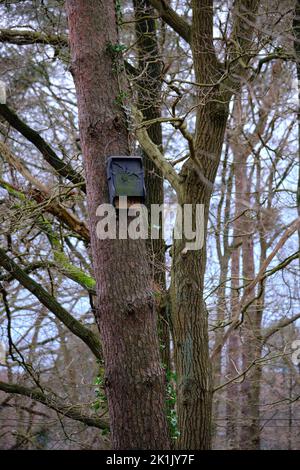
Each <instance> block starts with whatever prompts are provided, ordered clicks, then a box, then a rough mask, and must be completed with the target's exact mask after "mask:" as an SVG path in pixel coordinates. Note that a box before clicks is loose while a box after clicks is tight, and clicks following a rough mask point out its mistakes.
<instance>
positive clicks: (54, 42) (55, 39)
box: [0, 29, 69, 47]
mask: <svg viewBox="0 0 300 470" xmlns="http://www.w3.org/2000/svg"><path fill="white" fill-rule="evenodd" d="M0 42H8V43H10V44H16V45H18V46H27V45H30V44H44V45H50V46H54V47H69V43H68V38H67V36H64V35H62V34H60V35H58V34H45V33H42V32H39V31H29V30H19V29H0Z"/></svg>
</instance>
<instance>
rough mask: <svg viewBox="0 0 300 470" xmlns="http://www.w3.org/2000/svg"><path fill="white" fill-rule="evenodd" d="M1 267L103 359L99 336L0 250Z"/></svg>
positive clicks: (97, 356) (96, 355)
mask: <svg viewBox="0 0 300 470" xmlns="http://www.w3.org/2000/svg"><path fill="white" fill-rule="evenodd" d="M0 266H3V268H4V269H6V271H8V272H9V273H10V274H11V275H12V276H13V277H14V278H15V279H17V280H18V281H19V282H20V284H22V286H23V287H25V288H26V289H27V290H29V292H31V293H32V294H33V295H34V296H35V297H36V298H37V299H38V300H39V301H40V302H41V303H42V304H43V305H45V307H47V308H48V310H50V312H52V313H53V314H54V315H55V316H56V317H57V318H58V319H59V320H60V321H61V322H62V323H63V324H64V325H65V326H66V327H67V328H68V329H69V330H70V331H71V332H72V333H74V335H76V336H78V338H80V339H81V340H82V341H83V342H84V343H85V344H86V345H87V346H88V347H89V349H90V350H91V351H92V352H93V354H94V355H95V357H96V358H97V359H102V352H101V344H100V341H99V338H98V336H97V335H96V334H95V333H94V332H93V331H91V330H90V329H89V328H87V327H85V326H84V325H83V324H82V323H81V322H80V321H78V320H76V318H74V317H73V316H72V315H71V314H70V313H69V312H68V311H67V310H66V309H65V308H63V307H62V306H61V305H60V303H58V302H57V300H56V299H55V298H54V297H52V296H51V295H50V294H49V293H48V292H47V291H46V290H45V289H44V288H43V287H42V286H41V285H40V284H38V283H37V282H36V281H34V280H33V279H32V278H31V277H29V276H28V275H27V274H26V273H25V272H24V270H23V269H21V268H20V267H19V266H18V265H17V264H16V263H15V262H14V261H13V260H12V259H10V258H9V256H7V254H6V253H5V251H4V250H3V249H2V248H0Z"/></svg>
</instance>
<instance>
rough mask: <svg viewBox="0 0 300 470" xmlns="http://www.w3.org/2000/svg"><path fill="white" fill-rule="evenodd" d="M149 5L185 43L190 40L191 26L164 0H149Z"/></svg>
mask: <svg viewBox="0 0 300 470" xmlns="http://www.w3.org/2000/svg"><path fill="white" fill-rule="evenodd" d="M149 1H150V3H151V5H152V6H153V7H154V8H155V9H156V10H157V11H158V13H159V15H160V17H161V18H162V19H163V20H164V21H165V22H166V23H167V24H168V25H169V26H170V27H171V28H172V29H174V31H175V32H176V33H178V34H179V36H181V37H182V39H184V40H185V41H186V42H187V43H189V44H190V42H191V26H190V25H189V24H188V22H187V21H186V20H185V19H184V18H182V17H181V16H180V15H178V13H176V11H174V10H173V9H172V8H171V7H170V6H169V5H168V4H167V2H166V0H149Z"/></svg>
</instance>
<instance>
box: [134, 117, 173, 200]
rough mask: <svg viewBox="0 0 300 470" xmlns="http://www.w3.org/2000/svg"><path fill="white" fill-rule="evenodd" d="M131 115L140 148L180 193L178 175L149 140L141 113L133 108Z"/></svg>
mask: <svg viewBox="0 0 300 470" xmlns="http://www.w3.org/2000/svg"><path fill="white" fill-rule="evenodd" d="M133 115H134V118H135V122H136V124H137V127H136V131H135V132H136V136H137V139H138V141H139V143H140V145H141V147H142V148H143V150H144V151H145V152H146V154H147V155H148V156H149V158H151V159H152V161H153V162H154V163H155V165H156V166H157V167H158V168H159V169H160V171H161V172H162V174H163V175H164V177H165V178H166V179H167V180H168V181H169V183H170V184H171V186H172V187H173V188H174V189H175V191H176V192H177V193H179V192H180V191H181V184H180V178H179V176H178V174H177V173H176V171H175V170H174V168H173V166H172V165H171V164H170V163H169V162H168V161H167V160H166V159H165V157H164V156H163V154H162V153H161V151H160V149H159V147H158V146H157V145H155V144H154V142H153V141H152V140H151V139H150V137H149V135H148V132H147V130H146V128H145V126H144V123H143V115H142V113H141V112H140V111H138V110H137V109H136V108H133Z"/></svg>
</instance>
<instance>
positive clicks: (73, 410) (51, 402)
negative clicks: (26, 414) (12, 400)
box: [0, 381, 108, 429]
mask: <svg viewBox="0 0 300 470" xmlns="http://www.w3.org/2000/svg"><path fill="white" fill-rule="evenodd" d="M0 390H2V391H3V392H5V393H12V394H16V395H22V396H25V397H28V398H31V399H32V400H35V401H38V402H39V403H42V404H43V405H46V406H47V407H48V408H50V409H52V410H55V411H57V412H58V413H60V414H62V415H64V416H67V417H68V418H71V419H74V420H75V421H80V422H81V423H84V424H86V425H87V426H92V427H94V428H99V429H108V422H107V421H105V420H104V419H101V418H98V417H96V416H88V415H86V414H84V413H83V412H82V411H80V409H78V407H76V406H74V405H66V404H64V403H62V402H61V399H60V398H59V397H57V396H56V395H54V394H53V393H47V394H46V393H43V392H42V391H41V390H40V389H37V388H34V389H33V388H27V387H24V386H23V385H18V384H12V383H6V382H2V381H0Z"/></svg>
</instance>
